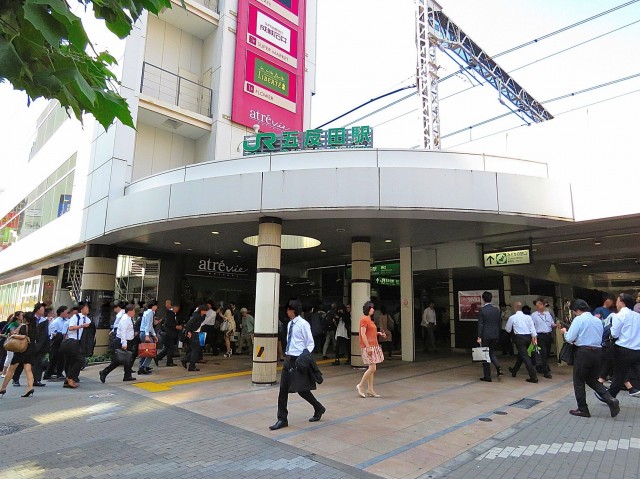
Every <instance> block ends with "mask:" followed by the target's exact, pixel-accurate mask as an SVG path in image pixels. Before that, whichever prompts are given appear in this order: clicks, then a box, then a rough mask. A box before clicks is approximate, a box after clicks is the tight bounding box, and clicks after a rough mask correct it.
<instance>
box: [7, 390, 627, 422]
mask: <svg viewBox="0 0 640 479" xmlns="http://www.w3.org/2000/svg"><path fill="white" fill-rule="evenodd" d="M34 392H35V389H33V388H31V389H29V390H28V391H27V392H26V393H24V394H23V395H22V396H20V397H23V398H28V397H29V396H33V393H34ZM618 409H620V408H618ZM611 416H612V417H613V412H612V413H611Z"/></svg>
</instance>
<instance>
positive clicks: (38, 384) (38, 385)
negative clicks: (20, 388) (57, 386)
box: [33, 382, 46, 388]
mask: <svg viewBox="0 0 640 479" xmlns="http://www.w3.org/2000/svg"><path fill="white" fill-rule="evenodd" d="M33 385H34V386H35V387H37V388H43V387H45V386H46V384H44V383H41V382H37V383H33Z"/></svg>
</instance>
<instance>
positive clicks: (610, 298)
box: [593, 293, 616, 321]
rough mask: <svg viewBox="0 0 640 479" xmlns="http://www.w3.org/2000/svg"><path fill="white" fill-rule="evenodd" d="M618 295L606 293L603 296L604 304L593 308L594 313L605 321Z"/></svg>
mask: <svg viewBox="0 0 640 479" xmlns="http://www.w3.org/2000/svg"><path fill="white" fill-rule="evenodd" d="M615 301H616V297H615V296H614V295H612V294H610V293H606V294H605V295H604V296H603V298H602V306H598V307H597V308H596V309H594V310H593V315H594V316H595V317H596V318H598V319H601V320H602V321H604V320H605V319H607V318H608V317H609V315H610V314H611V306H613V303H615Z"/></svg>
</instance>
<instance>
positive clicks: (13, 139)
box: [0, 0, 640, 216]
mask: <svg viewBox="0 0 640 479" xmlns="http://www.w3.org/2000/svg"><path fill="white" fill-rule="evenodd" d="M624 3H631V4H630V5H628V6H625V7H624V8H621V9H619V10H617V11H615V12H613V13H610V14H607V15H603V16H601V17H599V18H597V19H595V20H592V21H589V22H586V23H584V24H582V25H580V26H578V27H575V28H571V29H569V30H567V31H565V32H563V33H561V34H558V35H554V36H552V37H550V38H548V39H541V40H539V41H538V42H536V43H535V44H534V45H531V46H527V47H524V48H521V49H518V50H517V51H514V52H512V53H509V54H505V55H501V56H499V57H498V58H496V61H497V62H498V64H499V65H500V66H501V67H502V68H503V69H504V70H506V71H507V72H512V73H511V74H512V77H513V78H514V79H515V80H516V81H517V82H518V83H519V84H520V85H521V86H523V87H524V88H525V89H526V90H527V91H528V92H529V93H530V94H531V95H532V96H533V97H534V98H535V99H537V100H538V101H541V102H544V101H546V100H549V99H553V98H556V97H558V96H561V95H565V94H569V93H574V92H579V91H580V90H583V89H587V88H590V87H593V86H595V85H599V84H603V83H606V82H611V81H615V80H618V79H621V78H624V77H627V76H632V75H635V74H638V73H640V66H639V65H638V62H637V51H638V47H640V2H638V1H636V2H628V0H616V1H610V0H597V1H596V0H562V1H558V0H536V1H528V2H514V1H513V0H487V1H483V2H479V1H477V0H440V5H441V6H442V8H443V11H444V13H445V14H446V15H447V16H448V17H449V18H450V19H451V20H453V21H454V22H455V23H456V24H457V25H458V26H459V27H460V28H461V29H462V30H464V31H465V32H466V33H467V35H469V36H470V37H471V38H472V39H473V40H474V41H475V42H476V43H477V44H478V45H480V46H481V47H482V48H483V49H484V50H485V51H486V52H487V53H489V54H490V55H495V54H497V53H499V52H503V51H505V50H507V49H510V48H512V47H515V46H517V45H520V44H523V43H525V42H529V41H531V40H534V39H536V38H540V37H542V36H544V35H546V34H549V33H551V32H553V31H555V30H558V29H561V28H564V27H567V26H569V25H571V24H574V23H576V22H579V21H581V20H584V19H587V18H588V17H591V16H593V15H596V14H599V13H601V12H604V11H606V10H608V9H611V8H613V7H616V6H618V5H622V4H624ZM317 27H318V37H317V59H316V60H317V74H316V88H315V93H316V94H315V96H314V97H313V101H312V104H311V108H312V125H310V127H317V126H318V125H320V124H322V123H325V122H326V121H328V120H331V119H332V118H334V117H336V116H338V115H340V114H342V113H344V112H346V111H347V110H349V109H351V108H353V107H355V106H357V105H358V104H360V103H362V102H365V101H367V100H369V99H371V98H373V97H376V96H378V95H381V94H383V93H387V92H389V91H391V90H394V89H396V88H399V87H401V86H409V85H413V84H414V83H415V72H416V56H417V53H416V46H415V30H416V28H415V4H414V1H413V0H393V1H389V0H384V1H383V0H318V17H317ZM563 50H566V51H563ZM447 53H450V52H445V51H441V50H439V51H438V52H437V59H438V62H439V63H440V66H441V67H440V70H439V74H440V76H441V77H444V76H447V75H449V74H452V73H455V72H457V71H458V70H459V69H460V67H459V66H458V65H456V63H454V61H452V60H451V59H450V58H449V56H448V55H447ZM452 56H453V55H452ZM529 64H530V65H529ZM524 65H529V66H525V67H523V66H524ZM520 67H523V68H520ZM513 70H515V71H513ZM413 91H415V89H409V90H406V91H405V92H402V93H398V94H396V95H393V96H390V97H387V98H386V99H384V100H381V101H378V102H376V103H373V104H371V105H369V106H367V107H365V108H363V109H361V110H360V111H358V112H357V113H355V114H351V115H349V116H348V117H345V118H343V119H341V120H339V121H336V122H334V123H331V124H330V125H329V126H336V127H337V126H345V125H348V124H350V123H352V122H355V123H353V124H360V125H370V126H373V127H374V146H375V147H379V148H413V147H417V146H418V145H419V144H420V134H421V120H420V116H419V113H418V112H419V99H418V97H417V95H413V96H411V98H409V99H407V100H404V101H401V102H399V103H397V104H396V105H394V106H391V107H387V108H384V110H383V111H381V112H379V113H376V114H374V115H371V116H367V117H366V118H362V119H360V117H362V116H364V115H366V114H368V113H370V112H372V111H373V110H375V109H378V108H382V107H386V106H387V105H388V104H389V103H391V102H392V101H395V100H398V99H400V98H401V97H402V96H405V95H407V94H409V93H411V92H413ZM439 97H440V117H441V134H442V136H443V140H442V147H443V149H447V150H451V151H466V152H475V153H487V154H497V155H506V156H513V157H517V158H524V159H531V160H536V161H544V162H547V163H548V164H549V175H550V176H551V177H554V178H559V179H568V180H570V181H572V182H576V183H578V184H584V183H591V182H594V183H599V182H602V180H603V176H602V173H603V170H607V169H609V171H611V180H612V181H614V174H613V173H614V172H615V171H619V170H620V169H622V170H623V171H624V170H625V169H629V170H630V171H633V169H634V168H635V164H637V161H638V153H637V152H638V151H640V144H639V142H640V135H638V134H637V132H638V131H640V120H639V118H640V115H638V114H637V112H638V111H640V76H639V77H636V78H633V79H630V80H627V81H623V82H619V83H617V84H615V85H611V86H608V87H606V88H600V89H597V90H594V91H591V92H588V93H582V94H576V95H574V96H572V97H571V98H568V99H564V100H558V101H554V102H551V103H548V104H547V105H546V107H547V109H548V110H549V111H550V112H551V113H552V114H553V115H554V116H555V118H554V119H553V120H551V121H548V122H545V123H541V124H537V125H532V126H522V125H524V124H525V122H524V121H522V120H521V119H520V118H518V117H517V116H515V115H509V116H508V117H507V118H504V119H501V120H499V121H492V122H489V123H487V124H486V125H484V126H477V127H474V128H472V129H469V126H471V125H474V124H476V123H479V122H482V121H484V120H487V119H490V118H492V117H494V116H496V115H500V114H502V113H504V112H506V111H508V110H507V109H506V107H505V106H504V105H503V104H501V102H500V99H499V98H498V94H497V92H496V91H495V90H494V89H493V88H492V87H491V86H488V85H486V84H480V83H479V82H478V81H477V80H475V79H473V78H472V77H470V76H469V75H462V74H458V75H456V76H454V77H453V78H451V79H450V80H447V81H444V82H442V83H441V84H440V85H439ZM614 97H618V98H614ZM43 103H44V102H42V101H38V102H36V103H35V104H34V105H33V106H32V107H31V108H30V109H29V110H28V111H25V109H24V105H25V104H26V97H25V96H24V95H23V94H19V93H15V92H12V91H11V88H10V86H8V85H6V84H4V85H0V104H1V105H2V109H1V110H0V135H1V136H0V162H1V163H0V164H2V165H3V170H4V171H8V167H9V166H10V165H12V164H15V163H16V158H18V159H19V158H20V157H21V155H22V157H23V156H24V155H25V154H26V153H25V152H27V153H28V151H29V147H30V144H31V142H32V140H33V138H30V137H28V135H25V134H24V132H25V131H28V130H29V129H30V128H31V127H32V126H33V124H34V122H35V118H37V116H38V113H39V111H40V110H41V108H42V105H43ZM5 106H6V107H5ZM458 130H464V131H463V133H458V134H455V135H452V136H447V135H449V134H451V133H453V132H456V131H458ZM603 159H606V162H605V165H606V166H603ZM7 176H8V175H4V178H5V179H6V178H7ZM604 178H606V176H605V177H604ZM0 184H1V183H0ZM576 194H582V195H586V194H587V192H581V193H576ZM622 203H624V205H623V208H622V210H621V211H623V212H634V211H633V209H634V208H635V210H637V209H638V208H637V207H636V206H635V205H632V206H631V207H629V206H628V204H629V203H633V199H632V198H631V197H629V201H626V200H625V201H623V202H622ZM612 205H614V203H607V202H600V203H599V205H596V206H593V208H594V209H593V213H592V214H594V215H595V214H602V213H606V212H607V211H608V210H609V209H610V208H611V207H612ZM635 212H636V213H637V212H638V211H635ZM587 216H588V215H587Z"/></svg>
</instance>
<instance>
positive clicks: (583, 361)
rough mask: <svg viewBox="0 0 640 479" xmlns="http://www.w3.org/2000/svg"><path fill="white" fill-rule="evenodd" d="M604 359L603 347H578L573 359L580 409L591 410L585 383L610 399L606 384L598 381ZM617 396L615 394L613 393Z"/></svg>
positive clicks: (574, 381)
mask: <svg viewBox="0 0 640 479" xmlns="http://www.w3.org/2000/svg"><path fill="white" fill-rule="evenodd" d="M601 361H602V349H601V348H591V347H585V346H582V347H578V348H576V355H575V359H574V360H573V392H574V394H575V396H576V402H577V403H578V409H579V410H580V411H583V412H589V406H587V393H586V391H585V387H584V385H585V384H586V385H587V386H589V387H590V388H591V389H593V390H594V391H595V392H597V393H598V394H600V395H601V396H602V397H603V398H605V399H608V398H609V397H610V396H609V392H607V388H605V387H604V385H602V384H600V383H599V382H598V371H599V370H600V362H601ZM611 395H612V396H614V397H615V394H613V393H612V394H611Z"/></svg>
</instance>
